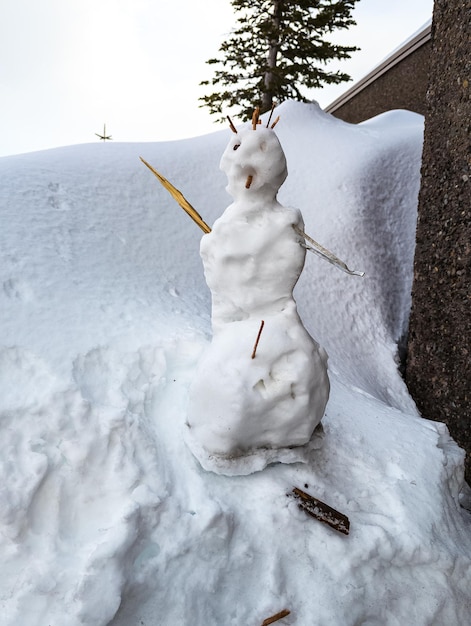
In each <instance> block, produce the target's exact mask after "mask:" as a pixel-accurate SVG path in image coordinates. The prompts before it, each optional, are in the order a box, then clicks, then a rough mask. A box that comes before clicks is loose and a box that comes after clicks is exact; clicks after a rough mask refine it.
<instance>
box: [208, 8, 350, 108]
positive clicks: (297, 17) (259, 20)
mask: <svg viewBox="0 0 471 626" xmlns="http://www.w3.org/2000/svg"><path fill="white" fill-rule="evenodd" d="M356 2H358V0H340V1H335V0H231V4H232V6H233V7H234V9H235V11H237V12H238V13H239V16H238V18H237V27H236V28H235V29H234V30H233V31H232V33H231V34H230V36H229V38H228V39H227V40H226V41H224V42H223V43H222V45H221V47H220V48H219V51H220V52H221V53H222V55H223V56H222V58H213V59H209V60H208V61H207V63H208V64H210V65H217V66H218V68H217V69H215V73H214V77H213V79H212V80H211V81H209V80H206V81H203V82H202V83H200V84H201V85H212V86H214V87H218V88H219V89H220V90H219V91H217V92H214V93H212V94H210V95H207V96H204V97H202V98H200V100H201V101H202V102H203V104H202V105H201V106H207V107H209V109H210V112H211V114H219V115H221V119H224V116H223V115H222V113H223V107H225V108H226V107H228V108H230V107H237V108H238V113H239V114H241V115H242V116H247V117H250V116H251V115H252V111H253V108H254V106H256V105H258V106H260V109H261V112H262V113H263V112H265V111H267V110H268V109H270V108H271V105H272V101H275V100H276V101H277V102H278V103H280V102H283V101H284V100H287V99H294V100H301V101H303V102H306V101H307V100H308V98H306V97H305V96H304V95H303V93H302V92H301V90H300V86H304V87H307V88H309V89H312V88H317V87H320V86H321V85H322V84H331V83H334V84H337V83H340V82H343V81H346V80H349V79H350V77H349V76H348V74H344V73H342V72H338V71H337V72H328V71H326V69H325V68H324V67H322V66H325V65H326V64H327V62H328V61H330V60H333V59H348V58H350V53H351V52H353V51H355V50H357V49H358V48H355V47H348V46H339V45H335V44H332V43H330V42H329V41H327V40H326V39H325V38H324V37H325V35H326V34H329V33H332V32H333V31H334V30H336V29H340V28H348V27H349V26H352V25H353V24H355V22H354V20H353V19H352V17H351V12H352V10H353V8H354V5H355V3H356Z"/></svg>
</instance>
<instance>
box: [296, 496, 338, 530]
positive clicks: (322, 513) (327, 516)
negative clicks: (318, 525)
mask: <svg viewBox="0 0 471 626" xmlns="http://www.w3.org/2000/svg"><path fill="white" fill-rule="evenodd" d="M293 494H294V497H295V498H296V499H297V500H298V501H299V502H298V505H299V508H300V509H302V510H303V511H306V513H307V514H308V515H311V516H312V517H315V518H316V519H317V520H319V521H320V522H324V524H328V525H329V526H330V527H331V528H334V529H335V530H338V531H339V533H343V534H344V535H348V533H349V532H350V520H349V519H348V517H347V516H346V515H344V514H343V513H339V511H336V510H335V509H333V508H332V507H330V506H329V505H328V504H325V503H324V502H321V501H320V500H318V499H317V498H314V497H313V496H311V495H309V494H308V493H306V492H305V491H301V489H298V488H297V487H295V488H294V489H293Z"/></svg>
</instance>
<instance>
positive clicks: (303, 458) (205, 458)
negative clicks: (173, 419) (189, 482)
mask: <svg viewBox="0 0 471 626" xmlns="http://www.w3.org/2000/svg"><path fill="white" fill-rule="evenodd" d="M323 438H324V429H323V427H322V424H319V425H318V426H317V427H316V429H315V430H314V432H313V434H312V437H311V439H310V440H309V441H308V442H307V443H306V444H304V445H303V446H296V447H291V448H257V449H255V450H249V451H247V452H245V453H242V454H240V455H239V456H230V457H229V456H221V455H218V454H215V453H213V452H209V451H208V450H206V449H205V448H203V446H201V445H200V444H199V443H198V442H197V441H195V439H194V437H192V435H191V429H190V428H188V427H187V428H186V429H185V443H186V445H187V446H188V448H189V449H190V451H191V452H192V454H193V455H194V456H195V457H196V459H197V460H198V461H199V463H200V465H201V467H202V468H203V469H205V470H206V471H208V472H214V473H215V474H222V475H223V476H247V475H248V474H254V473H255V472H260V471H262V470H263V469H265V468H266V467H267V466H268V465H272V464H274V463H285V464H291V463H309V461H310V460H311V456H312V453H313V451H314V450H318V449H319V448H320V447H321V446H322V440H323Z"/></svg>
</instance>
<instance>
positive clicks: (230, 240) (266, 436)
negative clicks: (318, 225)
mask: <svg viewBox="0 0 471 626" xmlns="http://www.w3.org/2000/svg"><path fill="white" fill-rule="evenodd" d="M221 168H222V169H223V170H224V171H225V172H226V174H227V177H228V181H229V185H228V187H227V189H228V191H229V193H231V195H232V196H233V198H234V203H233V204H231V205H230V206H229V207H228V208H227V209H226V211H225V212H224V214H223V215H222V216H221V217H220V218H219V219H218V220H217V221H216V222H215V224H214V226H213V229H212V231H211V232H210V233H209V234H207V235H205V236H204V237H203V239H202V241H201V258H202V260H203V264H204V271H205V277H206V281H207V284H208V287H209V288H210V290H211V295H212V326H213V338H212V342H211V344H210V346H209V348H208V350H207V352H206V354H205V355H204V356H203V358H202V360H201V362H200V364H199V367H198V371H197V373H196V377H195V379H194V381H193V384H192V388H191V392H190V403H189V413H188V426H189V429H190V431H189V432H190V433H191V439H192V441H193V442H196V443H197V444H198V448H199V449H201V450H203V453H207V454H209V455H212V456H214V455H216V456H220V457H225V458H237V457H240V456H243V455H246V454H252V453H253V452H254V451H256V450H260V449H267V448H270V449H279V448H287V447H292V446H301V445H303V444H306V443H307V442H308V441H309V440H310V438H311V436H312V433H313V431H314V429H315V427H316V426H317V425H318V424H319V422H320V420H321V418H322V416H323V413H324V409H325V405H326V403H327V399H328V395H329V380H328V376H327V355H326V353H325V351H324V350H322V349H321V348H319V346H318V344H317V343H316V342H315V341H314V340H313V339H312V338H311V337H310V335H309V334H308V333H307V331H306V330H305V328H304V326H303V325H302V322H301V320H300V318H299V316H298V313H297V310H296V303H295V301H294V299H293V289H294V286H295V284H296V282H297V280H298V278H299V275H300V273H301V271H302V269H303V266H304V259H305V249H304V248H303V247H302V245H301V244H302V241H301V240H300V237H299V235H297V234H296V232H295V231H294V229H293V225H296V226H298V227H299V228H301V229H302V228H303V221H302V217H301V214H300V212H299V211H297V210H295V209H290V208H286V207H283V206H282V205H281V204H280V203H279V202H278V201H277V200H276V194H277V192H278V189H279V187H280V186H281V184H282V183H283V181H284V180H285V178H286V175H287V170H286V161H285V157H284V153H283V150H282V148H281V145H280V143H279V141H278V138H277V137H276V135H275V133H274V132H273V131H272V130H271V129H270V130H269V129H265V128H263V129H262V128H260V127H258V128H257V130H255V131H254V130H252V129H247V130H245V131H239V132H238V133H237V134H236V135H235V136H234V137H233V138H232V141H231V142H230V143H229V145H228V147H227V149H226V151H225V152H224V155H223V157H222V160H221ZM248 177H250V179H249V183H250V184H249V183H248V182H247V180H248ZM262 320H263V321H264V326H263V332H262V333H261V336H260V341H259V344H258V346H257V350H256V355H255V358H251V355H252V353H253V349H254V344H255V340H256V338H257V334H258V332H259V329H260V325H261V321H262Z"/></svg>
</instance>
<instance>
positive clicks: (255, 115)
mask: <svg viewBox="0 0 471 626" xmlns="http://www.w3.org/2000/svg"><path fill="white" fill-rule="evenodd" d="M259 117H260V107H257V108H256V109H255V111H254V112H253V115H252V128H253V130H257V124H259V123H260V122H259V119H258V118H259Z"/></svg>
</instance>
